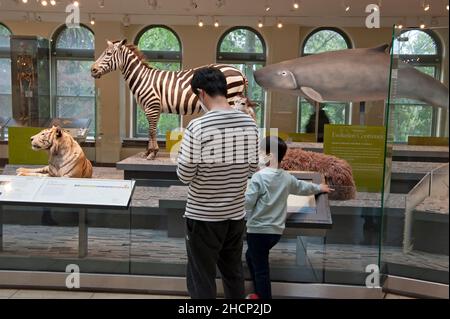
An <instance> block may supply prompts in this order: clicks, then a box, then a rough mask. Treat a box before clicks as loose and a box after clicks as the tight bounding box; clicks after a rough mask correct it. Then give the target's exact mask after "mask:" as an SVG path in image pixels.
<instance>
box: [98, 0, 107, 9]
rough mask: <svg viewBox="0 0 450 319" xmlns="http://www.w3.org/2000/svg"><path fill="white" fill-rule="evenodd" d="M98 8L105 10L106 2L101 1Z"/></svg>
mask: <svg viewBox="0 0 450 319" xmlns="http://www.w3.org/2000/svg"><path fill="white" fill-rule="evenodd" d="M98 6H99V7H100V8H102V9H103V8H104V7H105V0H100V1H99V2H98Z"/></svg>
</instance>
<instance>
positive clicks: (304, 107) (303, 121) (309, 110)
mask: <svg viewBox="0 0 450 319" xmlns="http://www.w3.org/2000/svg"><path fill="white" fill-rule="evenodd" d="M300 100H301V102H300V128H299V131H300V132H299V133H314V132H315V118H314V117H312V115H313V114H314V106H313V105H311V104H309V103H308V102H306V101H305V100H304V99H300ZM311 123H312V124H311ZM311 126H312V127H313V129H311Z"/></svg>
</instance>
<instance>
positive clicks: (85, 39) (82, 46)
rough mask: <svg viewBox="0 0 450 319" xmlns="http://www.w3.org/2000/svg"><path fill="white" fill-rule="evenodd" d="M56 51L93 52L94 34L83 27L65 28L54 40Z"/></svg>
mask: <svg viewBox="0 0 450 319" xmlns="http://www.w3.org/2000/svg"><path fill="white" fill-rule="evenodd" d="M56 48H57V49H69V50H94V49H95V39H94V34H93V33H92V32H91V31H90V30H88V29H87V28H85V27H79V28H65V29H64V30H63V31H61V33H60V34H59V36H58V38H57V39H56Z"/></svg>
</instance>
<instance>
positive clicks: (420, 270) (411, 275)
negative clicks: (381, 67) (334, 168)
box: [380, 27, 449, 293]
mask: <svg viewBox="0 0 450 319" xmlns="http://www.w3.org/2000/svg"><path fill="white" fill-rule="evenodd" d="M431 36H433V37H440V38H442V39H447V41H443V43H445V48H444V50H445V51H448V28H431V29H408V28H406V29H405V28H398V27H395V28H394V31H393V47H392V50H391V72H390V81H389V91H390V92H389V99H388V105H389V108H387V110H386V127H387V132H388V134H387V136H388V139H387V148H388V149H389V148H390V147H391V146H392V143H393V142H395V141H396V140H398V138H399V130H400V129H401V128H402V127H403V124H401V123H400V121H406V120H408V119H409V120H414V119H415V121H416V124H415V125H420V123H419V122H420V121H427V118H429V119H430V121H432V122H433V123H434V124H433V125H437V126H438V127H439V128H438V129H437V132H438V135H439V134H444V135H448V132H447V133H445V132H444V131H441V129H442V126H444V127H445V126H447V129H448V115H447V114H446V113H447V111H448V88H447V89H446V93H445V91H444V90H442V91H440V90H439V88H440V84H439V83H436V82H435V81H434V79H433V77H437V76H438V75H439V76H440V73H439V72H442V70H440V69H437V65H436V63H437V62H438V61H437V60H436V59H435V58H434V53H435V52H436V51H437V50H442V49H443V48H437V47H433V46H429V47H424V46H423V45H424V43H427V42H426V41H425V40H426V38H427V37H431ZM417 48H421V50H422V51H423V52H422V54H418V55H417V54H416V55H414V54H411V52H415V51H414V50H416V49H417ZM443 63H447V66H448V57H447V60H446V61H443ZM407 64H409V65H407ZM411 67H413V68H415V70H413V71H410V70H411V69H408V68H411ZM405 70H407V72H405ZM417 71H418V72H424V73H425V74H427V75H429V77H425V78H423V77H420V76H421V74H420V73H419V74H417V73H411V72H417ZM411 76H417V77H420V80H417V81H422V82H420V86H421V87H420V90H424V91H425V92H426V94H432V95H434V97H438V96H439V95H443V97H445V94H446V100H447V109H446V108H445V105H439V101H438V100H434V102H435V105H429V104H430V103H428V104H427V103H424V102H423V101H418V100H412V99H405V98H404V97H403V96H401V95H402V92H403V91H404V89H405V88H404V87H403V86H404V85H405V84H408V83H409V85H411V82H409V81H408V79H406V78H405V77H411ZM446 76H447V78H446V79H447V84H448V75H446ZM413 80H414V79H413ZM444 81H445V79H444ZM405 105H406V106H408V107H409V108H407V109H405V108H406V106H405ZM428 111H429V112H428ZM404 112H409V115H408V116H406V115H405V114H404ZM424 112H425V113H424ZM427 112H428V113H430V114H434V115H433V116H429V114H428V113H427ZM428 116H429V117H428ZM417 121H419V122H417ZM446 121H447V123H446ZM404 125H411V123H409V122H407V123H405V124H404ZM439 132H441V133H439ZM421 139H425V140H426V139H427V137H421ZM431 141H432V138H431V139H430V145H433V144H431V143H432V142H431ZM447 143H448V142H447ZM447 146H448V144H447ZM387 154H388V156H387V158H386V167H389V166H391V165H392V158H391V157H390V156H389V154H390V153H389V152H387ZM405 165H408V163H405ZM424 165H425V164H424ZM448 167H449V166H448V160H447V163H440V164H439V165H436V166H435V167H434V168H432V169H430V170H429V171H428V172H427V173H426V174H424V176H423V177H422V178H421V179H420V181H419V182H418V183H417V184H416V185H415V186H414V187H412V189H410V190H409V191H408V192H407V193H406V194H403V195H402V196H401V197H399V194H396V193H395V191H394V190H393V189H392V187H391V183H392V180H393V177H392V174H389V170H386V175H385V185H384V193H383V228H382V242H381V247H380V248H381V249H380V265H381V267H382V268H381V269H382V273H384V274H386V275H388V276H396V277H404V278H408V279H411V280H422V281H425V282H434V283H441V284H446V285H448V282H449V274H448V271H449V250H448V242H449V236H448V231H449V229H448V216H449V208H448V207H449V206H448V204H449V202H448V199H449V189H448V178H449V176H448ZM416 293H420V292H419V291H416Z"/></svg>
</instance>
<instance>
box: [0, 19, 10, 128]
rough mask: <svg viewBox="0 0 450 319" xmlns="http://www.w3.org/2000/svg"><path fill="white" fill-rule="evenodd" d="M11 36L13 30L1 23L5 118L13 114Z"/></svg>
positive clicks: (0, 104)
mask: <svg viewBox="0 0 450 319" xmlns="http://www.w3.org/2000/svg"><path fill="white" fill-rule="evenodd" d="M10 36H11V31H10V30H9V29H8V28H7V27H6V26H5V25H3V24H1V23H0V117H3V118H10V117H11V116H12V102H11V58H10V50H9V49H10V47H9V43H10V42H9V37H10ZM0 121H1V119H0Z"/></svg>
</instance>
